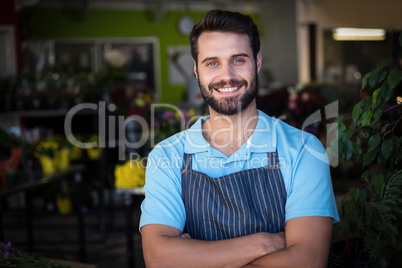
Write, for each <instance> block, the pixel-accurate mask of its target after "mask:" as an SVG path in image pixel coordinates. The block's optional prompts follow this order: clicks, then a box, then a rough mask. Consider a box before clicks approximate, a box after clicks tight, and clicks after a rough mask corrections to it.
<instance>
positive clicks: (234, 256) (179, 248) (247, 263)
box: [141, 216, 332, 268]
mask: <svg viewBox="0 0 402 268" xmlns="http://www.w3.org/2000/svg"><path fill="white" fill-rule="evenodd" d="M141 231H142V241H143V252H144V258H145V263H146V265H147V267H151V268H152V267H158V268H159V267H270V268H275V267H286V268H289V267H308V268H316V267H317V268H318V267H320V268H322V267H326V265H327V259H328V252H329V245H330V240H331V234H332V218H330V217H320V216H310V217H298V218H293V219H290V220H288V221H287V222H286V231H285V233H277V234H271V233H255V234H251V235H247V236H242V237H237V238H232V239H227V240H219V241H201V240H195V239H189V238H186V237H184V236H182V234H181V232H180V230H178V229H176V228H174V227H170V226H167V225H160V224H149V225H145V226H143V227H142V229H141Z"/></svg>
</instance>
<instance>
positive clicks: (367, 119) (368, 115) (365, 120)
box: [360, 110, 373, 127]
mask: <svg viewBox="0 0 402 268" xmlns="http://www.w3.org/2000/svg"><path fill="white" fill-rule="evenodd" d="M372 117H373V113H372V112H371V111H370V110H368V111H365V112H364V113H363V115H362V117H361V120H360V122H361V124H362V126H363V127H364V126H366V125H368V124H370V121H371V118H372Z"/></svg>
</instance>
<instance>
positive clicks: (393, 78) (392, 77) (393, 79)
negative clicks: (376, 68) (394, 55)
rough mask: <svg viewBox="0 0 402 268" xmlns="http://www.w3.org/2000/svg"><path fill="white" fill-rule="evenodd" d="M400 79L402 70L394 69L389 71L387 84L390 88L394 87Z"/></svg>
mask: <svg viewBox="0 0 402 268" xmlns="http://www.w3.org/2000/svg"><path fill="white" fill-rule="evenodd" d="M401 81H402V71H401V70H399V69H394V70H392V71H391V72H390V73H389V76H388V84H389V87H390V88H391V89H394V88H395V87H396V86H397V85H399V83H400V82H401Z"/></svg>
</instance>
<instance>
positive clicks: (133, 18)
mask: <svg viewBox="0 0 402 268" xmlns="http://www.w3.org/2000/svg"><path fill="white" fill-rule="evenodd" d="M27 13H28V14H29V16H28V17H29V27H30V34H29V36H30V38H39V39H47V38H91V37H93V38H108V37H121V38H125V37H150V36H156V37H158V39H159V49H160V52H159V55H160V59H159V62H160V66H159V68H160V70H159V72H160V79H161V81H160V87H161V88H160V102H162V103H170V104H176V103H177V102H179V101H183V100H184V98H185V90H186V88H185V86H184V85H183V86H173V85H170V84H169V77H168V58H167V48H168V47H169V46H177V45H189V44H190V43H189V40H188V36H183V35H181V34H180V33H179V32H178V31H177V27H176V25H177V21H178V20H179V18H180V17H181V16H183V15H187V16H191V17H192V18H193V19H194V21H196V22H197V21H199V20H200V19H201V18H202V16H203V15H204V14H205V12H193V11H192V12H180V11H166V12H165V13H164V14H163V16H162V18H161V19H160V21H158V22H156V21H155V19H154V13H153V12H151V11H138V10H101V9H96V10H95V9H94V10H91V11H90V12H89V14H88V15H87V17H86V18H85V19H84V14H83V12H82V10H78V9H53V8H52V9H50V8H46V9H45V8H42V9H38V8H35V9H30V10H27ZM252 17H253V19H254V21H255V23H256V24H257V25H259V16H258V15H255V14H252Z"/></svg>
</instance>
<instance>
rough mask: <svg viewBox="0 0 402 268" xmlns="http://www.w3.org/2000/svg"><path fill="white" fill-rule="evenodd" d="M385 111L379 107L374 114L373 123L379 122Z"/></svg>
mask: <svg viewBox="0 0 402 268" xmlns="http://www.w3.org/2000/svg"><path fill="white" fill-rule="evenodd" d="M382 111H383V109H382V108H381V107H377V108H376V109H375V110H374V113H373V122H377V121H378V120H379V119H380V118H381V116H382Z"/></svg>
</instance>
